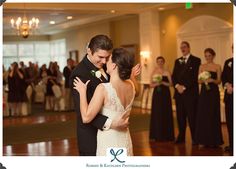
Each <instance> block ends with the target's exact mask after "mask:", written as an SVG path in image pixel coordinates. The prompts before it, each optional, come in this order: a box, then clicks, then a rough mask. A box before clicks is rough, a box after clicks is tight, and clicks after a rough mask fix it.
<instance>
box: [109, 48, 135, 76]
mask: <svg viewBox="0 0 236 169" xmlns="http://www.w3.org/2000/svg"><path fill="white" fill-rule="evenodd" d="M111 60H112V62H113V63H115V64H116V65H117V67H118V73H119V77H120V78H121V80H126V79H129V78H130V75H131V72H132V68H133V66H134V56H133V55H132V54H131V53H130V52H129V51H128V50H126V49H124V48H116V49H114V50H113V51H112V57H111Z"/></svg>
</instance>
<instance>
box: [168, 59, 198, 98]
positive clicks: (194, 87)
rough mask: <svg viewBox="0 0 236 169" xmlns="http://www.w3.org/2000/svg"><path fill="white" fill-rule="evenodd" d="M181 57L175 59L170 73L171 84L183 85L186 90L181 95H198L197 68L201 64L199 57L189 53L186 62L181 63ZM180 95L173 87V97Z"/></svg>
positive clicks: (192, 96) (191, 96) (190, 96)
mask: <svg viewBox="0 0 236 169" xmlns="http://www.w3.org/2000/svg"><path fill="white" fill-rule="evenodd" d="M182 59H183V57H181V58H179V59H176V60H175V65H174V70H173V74H172V79H173V84H174V86H175V85H176V84H180V85H184V86H185V87H186V90H185V91H184V93H183V94H182V96H186V97H189V98H190V99H191V98H192V99H193V98H194V97H195V96H197V95H198V69H199V66H200V64H201V59H200V58H198V57H195V56H193V55H190V56H189V58H188V60H187V63H186V64H183V63H182V62H181V60H182ZM180 96H181V95H180V94H179V93H178V92H177V90H176V89H175V93H174V98H175V99H178V98H179V97H180Z"/></svg>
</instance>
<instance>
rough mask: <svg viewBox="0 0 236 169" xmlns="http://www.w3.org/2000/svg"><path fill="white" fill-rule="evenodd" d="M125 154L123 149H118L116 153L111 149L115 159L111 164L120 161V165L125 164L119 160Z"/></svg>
mask: <svg viewBox="0 0 236 169" xmlns="http://www.w3.org/2000/svg"><path fill="white" fill-rule="evenodd" d="M123 152H124V150H123V149H118V150H117V151H116V152H115V150H114V149H110V154H111V155H112V156H113V157H114V158H113V159H112V160H111V162H113V161H115V160H116V161H118V162H120V163H124V162H125V161H121V160H120V159H118V156H119V155H121V154H122V153H123Z"/></svg>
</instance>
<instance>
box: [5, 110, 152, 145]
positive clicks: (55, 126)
mask: <svg viewBox="0 0 236 169" xmlns="http://www.w3.org/2000/svg"><path fill="white" fill-rule="evenodd" d="M47 114H52V115H53V114H54V115H55V113H52V112H48V113H47ZM149 121H150V115H149V114H135V115H131V117H130V131H131V132H137V131H143V130H148V129H149ZM74 137H76V120H69V121H65V122H50V123H41V124H32V125H17V126H8V127H4V128H3V145H12V144H20V143H33V142H41V141H50V140H56V139H65V138H74Z"/></svg>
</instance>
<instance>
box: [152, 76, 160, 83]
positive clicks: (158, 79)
mask: <svg viewBox="0 0 236 169" xmlns="http://www.w3.org/2000/svg"><path fill="white" fill-rule="evenodd" d="M152 81H153V82H156V83H161V81H162V75H159V74H155V75H154V76H153V77H152Z"/></svg>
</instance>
